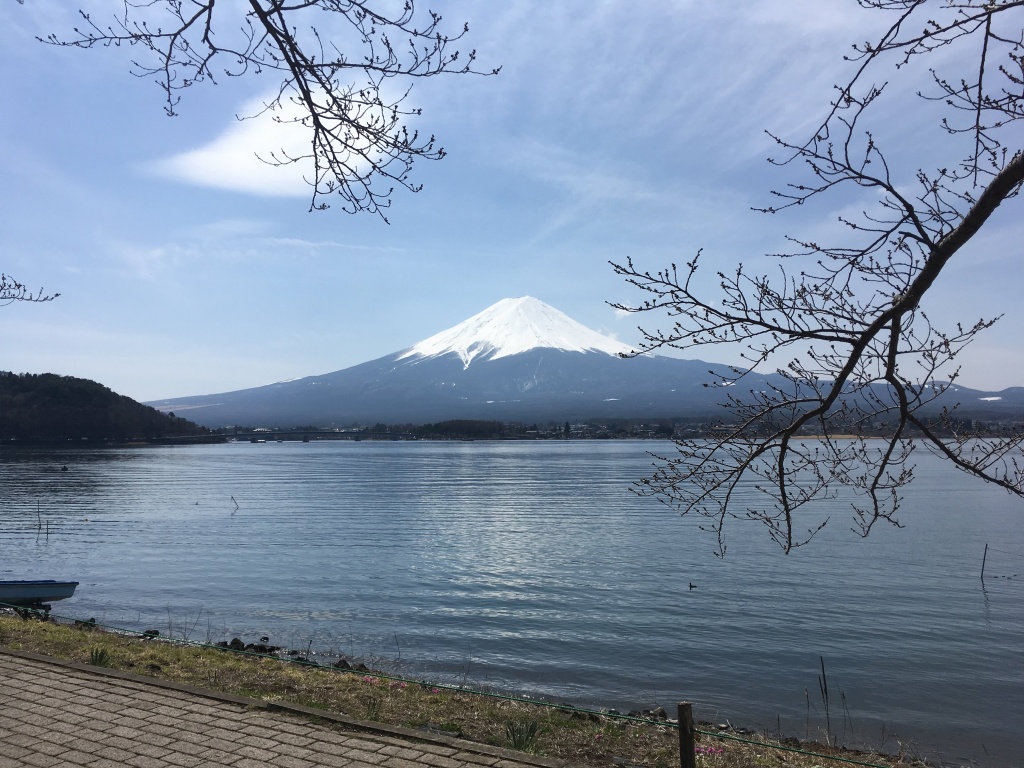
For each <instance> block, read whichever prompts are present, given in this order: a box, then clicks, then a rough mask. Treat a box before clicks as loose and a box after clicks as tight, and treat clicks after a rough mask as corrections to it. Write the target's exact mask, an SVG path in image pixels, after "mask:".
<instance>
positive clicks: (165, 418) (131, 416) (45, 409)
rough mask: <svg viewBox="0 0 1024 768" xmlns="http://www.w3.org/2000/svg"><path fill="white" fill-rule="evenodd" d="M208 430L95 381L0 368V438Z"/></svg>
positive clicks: (123, 436)
mask: <svg viewBox="0 0 1024 768" xmlns="http://www.w3.org/2000/svg"><path fill="white" fill-rule="evenodd" d="M208 432H209V430H207V429H206V428H205V427H200V426H197V425H196V424H193V423H192V422H191V421H187V420H185V419H180V418H176V417H174V416H172V415H167V414H163V413H160V412H159V411H157V410H156V409H155V408H150V407H149V406H148V405H142V404H141V403H137V402H136V401H134V400H132V399H131V398H129V397H125V396H124V395H119V394H117V393H116V392H112V391H111V390H110V389H108V388H107V387H104V386H103V385H102V384H97V383H96V382H95V381H89V380H88V379H76V378H74V377H73V376H58V375H57V374H53V373H40V374H32V373H25V374H15V373H8V372H0V442H4V443H10V442H11V441H17V442H22V441H24V442H28V443H37V442H56V441H61V442H64V441H67V440H75V441H82V440H85V441H88V442H94V441H100V442H132V441H153V440H160V439H164V440H166V439H174V438H184V437H191V436H199V435H205V434H208Z"/></svg>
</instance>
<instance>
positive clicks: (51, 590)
mask: <svg viewBox="0 0 1024 768" xmlns="http://www.w3.org/2000/svg"><path fill="white" fill-rule="evenodd" d="M77 586H78V582H77V581H55V580H53V579H35V580H31V581H0V603H6V604H7V605H42V604H43V603H52V602H53V601H55V600H65V599H67V598H69V597H71V596H72V595H74V594H75V587H77Z"/></svg>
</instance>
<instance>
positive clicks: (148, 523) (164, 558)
mask: <svg viewBox="0 0 1024 768" xmlns="http://www.w3.org/2000/svg"><path fill="white" fill-rule="evenodd" d="M670 449H671V444H668V443H662V442H653V441H652V442H645V441H578V442H574V441H570V442H529V443H520V442H465V443H463V442H451V443H448V442H416V443H409V442H394V443H391V442H324V443H317V442H313V443H308V444H304V443H274V442H268V443H261V444H250V443H233V444H227V445H215V446H180V447H149V448H108V449H69V450H59V449H17V450H12V449H2V450H0V483H2V485H0V488H2V496H0V579H23V578H55V579H70V580H77V581H80V582H81V585H80V586H79V588H78V591H77V593H76V595H75V597H74V598H72V599H71V600H68V601H65V602H63V603H58V604H56V606H55V608H54V612H55V613H59V614H61V615H68V616H73V617H75V618H83V619H84V618H88V617H95V618H96V619H97V620H99V621H100V622H101V623H104V624H108V625H112V626H123V627H129V628H134V629H149V628H155V629H160V630H161V632H162V634H168V633H171V634H173V635H174V636H176V637H177V636H186V635H187V636H188V637H190V638H191V639H193V640H212V641H217V640H229V639H231V638H232V637H235V636H238V637H241V638H242V639H244V640H246V641H247V642H252V641H255V640H256V639H257V638H259V637H260V636H262V635H269V636H270V638H271V642H273V643H275V644H278V645H283V646H287V647H292V648H297V649H301V650H302V651H305V650H306V649H307V648H312V650H313V652H314V654H315V657H316V658H320V659H322V660H325V661H331V660H333V659H334V658H337V655H339V654H345V655H347V656H349V657H350V658H351V657H357V658H362V659H366V660H367V661H368V663H374V662H375V663H377V664H379V665H383V666H390V667H392V668H397V669H400V670H401V671H402V672H403V673H406V674H414V675H421V676H427V677H429V678H431V679H441V680H445V681H449V682H451V681H457V682H467V683H470V684H474V685H482V686H490V687H494V688H498V689H501V690H508V691H515V692H521V693H528V694H531V695H542V696H546V697H550V698H552V699H554V700H556V701H559V702H563V701H569V702H572V703H575V704H579V705H585V706H597V707H614V708H617V709H620V710H631V709H639V708H648V707H651V706H653V705H656V704H657V705H662V706H665V708H666V709H667V710H669V711H670V713H672V714H674V704H675V703H676V702H677V701H679V700H684V699H685V700H689V701H693V702H695V714H696V716H697V717H698V718H700V719H704V720H707V721H711V722H716V723H717V722H724V721H726V720H728V721H730V722H731V723H732V724H733V725H737V726H740V725H743V726H748V727H754V728H758V729H767V730H769V731H771V732H772V733H774V732H775V731H776V730H778V729H780V728H781V731H782V733H783V734H784V735H793V736H797V737H799V738H804V737H806V736H811V737H814V736H819V737H820V736H821V732H820V730H819V729H820V728H821V727H822V726H821V724H822V722H823V717H824V706H823V702H822V698H821V694H820V692H819V685H818V677H819V675H820V664H821V662H820V660H819V659H822V658H823V659H824V663H825V667H826V672H827V680H828V686H829V691H830V694H831V697H832V699H831V718H832V726H833V727H832V730H833V731H834V732H836V733H837V734H838V735H839V736H840V737H841V740H842V741H844V742H846V743H848V744H857V743H870V744H874V745H878V744H879V743H881V744H882V746H883V747H885V748H886V749H888V750H890V751H895V750H897V749H899V748H900V746H901V745H903V746H904V747H906V748H907V749H909V750H911V751H916V752H917V753H920V754H922V755H924V756H927V757H930V758H932V759H942V760H945V761H947V762H950V763H954V764H959V763H971V762H976V763H977V764H979V765H991V766H1010V765H1019V760H1020V756H1021V755H1022V754H1024V729H1022V727H1021V726H1022V724H1024V502H1022V501H1020V500H1016V499H1014V498H1012V497H1010V496H1008V495H1007V494H1006V493H1004V492H1001V491H999V490H998V489H994V488H990V487H987V486H985V485H983V484H981V483H979V482H977V481H973V480H970V479H968V478H965V477H964V476H962V475H961V474H959V473H957V472H954V471H952V470H951V469H950V468H949V467H948V466H947V465H945V464H943V463H942V462H941V461H939V460H938V459H936V458H934V457H932V456H929V455H927V454H923V453H922V454H921V456H920V457H919V458H918V470H917V471H918V480H917V481H916V482H915V484H914V485H912V486H911V488H910V492H909V493H908V495H907V498H906V501H905V504H904V508H903V511H902V514H901V520H902V521H903V522H904V523H905V524H906V527H905V528H904V529H896V528H893V527H891V526H886V527H880V528H878V529H877V530H876V531H875V532H874V533H873V534H872V535H871V536H870V537H869V538H868V539H860V538H859V537H858V536H856V535H855V534H854V533H852V532H851V531H850V530H849V529H850V520H849V518H850V512H849V510H848V508H845V507H843V506H841V505H834V507H829V505H828V503H826V504H825V505H824V506H822V507H821V508H820V509H819V510H817V511H816V514H819V515H821V516H822V517H824V516H831V522H830V523H829V525H828V526H827V527H826V529H825V530H824V531H823V532H822V533H821V534H819V537H818V538H817V539H816V540H815V541H814V542H813V543H812V544H811V545H810V546H808V547H807V548H805V549H801V550H797V551H795V552H794V553H792V554H790V555H788V556H786V555H783V554H782V552H781V551H780V550H779V549H778V548H776V547H775V546H774V545H772V544H770V543H769V542H768V541H767V540H766V537H765V536H764V534H763V533H762V531H761V529H760V526H759V525H758V524H755V523H744V522H735V523H733V524H732V525H731V526H730V528H729V529H727V533H726V536H727V543H728V546H729V549H728V552H727V557H726V558H725V559H724V560H720V559H718V558H716V557H715V556H714V555H713V550H714V548H715V541H714V538H713V537H712V536H711V534H707V533H704V532H702V531H700V530H699V528H698V521H697V520H696V519H690V518H681V517H680V516H679V515H678V514H676V513H675V512H673V511H672V510H670V509H668V508H666V507H664V506H663V505H661V504H659V503H657V502H656V501H654V500H652V499H645V498H639V497H637V496H635V495H634V494H632V493H630V492H629V486H630V484H631V483H632V482H633V481H634V480H637V479H639V478H641V477H643V476H644V474H645V473H646V472H647V471H648V470H649V468H650V464H651V461H652V459H651V458H650V456H649V455H648V454H647V451H648V450H661V451H665V450H670ZM65 466H66V467H67V470H66V471H63V470H62V468H63V467H65ZM751 492H752V491H751ZM986 544H988V545H989V551H988V556H987V562H986V571H985V574H986V579H985V582H984V584H983V583H982V581H981V579H980V578H979V576H980V571H981V565H982V555H983V552H984V550H985V545H986ZM691 583H692V584H693V585H694V587H695V588H694V589H690V588H689V585H690V584H691ZM840 692H841V695H840ZM844 703H845V706H844Z"/></svg>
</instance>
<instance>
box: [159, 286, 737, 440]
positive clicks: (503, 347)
mask: <svg viewBox="0 0 1024 768" xmlns="http://www.w3.org/2000/svg"><path fill="white" fill-rule="evenodd" d="M631 351H632V348H631V347H629V346H628V345H626V344H623V343H621V342H619V341H616V340H615V339H612V338H610V337H608V336H603V335H602V334H600V333H597V332H596V331H593V330H591V329H590V328H587V327H586V326H584V325H581V324H580V323H578V322H576V321H575V320H573V319H571V318H570V317H568V316H567V315H565V314H564V313H562V312H560V311H559V310H557V309H555V308H554V307H552V306H550V305H548V304H545V303H544V302H542V301H540V300H538V299H535V298H533V297H530V296H524V297H521V298H515V299H503V300H501V301H499V302H498V303H496V304H494V305H493V306H491V307H488V308H487V309H485V310H484V311H483V312H481V313H479V314H477V315H474V316H473V317H471V318H469V319H468V320H466V321H464V322H462V323H460V324H458V325H456V326H455V327H453V328H449V329H448V330H446V331H442V332H441V333H438V334H436V335H434V336H431V337H430V338H427V339H424V340H423V341H421V342H419V343H418V344H414V345H413V346H411V347H409V348H407V349H404V350H401V351H399V352H395V353H393V354H390V355H387V356H385V357H381V358H378V359H377V360H372V361H370V362H366V363H362V364H360V365H355V366H352V367H351V368H345V369H343V370H340V371H335V372H333V373H326V374H322V375H319V376H307V377H305V378H301V379H294V380H291V381H284V382H278V383H276V384H268V385H266V386H262V387H254V388H252V389H242V390H238V391H235V392H224V393H220V394H212V395H199V396H193V397H182V398H176V399H171V400H160V401H155V402H150V403H148V405H151V406H153V407H155V408H157V409H159V410H161V411H165V412H167V411H173V412H174V413H176V414H177V415H179V416H184V417H186V418H188V419H190V420H192V421H195V422H196V423H198V424H201V425H203V426H208V427H222V426H228V425H239V424H240V425H248V426H261V427H292V426H297V425H316V426H335V427H342V426H349V425H352V424H354V423H361V424H367V423H369V424H373V423H376V422H383V423H389V424H400V423H414V424H421V423H428V422H436V421H443V420H446V419H494V420H501V421H536V420H549V419H551V420H555V421H559V422H561V421H565V420H584V419H608V418H648V417H659V418H663V417H673V416H686V415H690V416H695V415H698V414H700V415H705V414H707V415H709V414H710V412H711V411H712V410H713V408H714V406H715V404H716V403H717V402H718V401H719V400H720V398H721V396H722V393H721V391H720V390H716V389H714V388H708V387H705V386H704V384H705V383H706V382H708V381H709V380H711V378H712V377H711V376H710V375H709V373H708V368H709V365H708V364H707V363H703V362H700V361H697V360H678V359H675V358H669V357H663V356H658V355H649V354H648V355H641V356H638V357H634V358H622V357H620V354H623V353H629V352H631ZM751 383H753V382H751Z"/></svg>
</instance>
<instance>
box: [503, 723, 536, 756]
mask: <svg viewBox="0 0 1024 768" xmlns="http://www.w3.org/2000/svg"><path fill="white" fill-rule="evenodd" d="M505 735H506V736H507V738H508V745H509V746H510V747H511V748H512V749H514V750H516V751H518V752H532V751H533V750H534V747H535V746H536V742H537V721H536V720H510V721H509V722H508V723H507V724H506V725H505Z"/></svg>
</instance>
